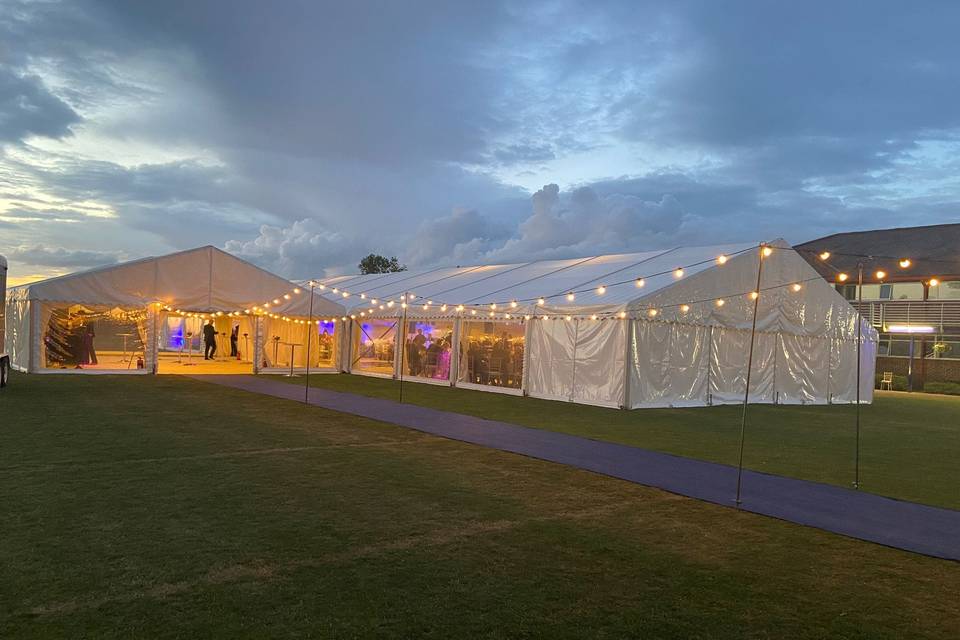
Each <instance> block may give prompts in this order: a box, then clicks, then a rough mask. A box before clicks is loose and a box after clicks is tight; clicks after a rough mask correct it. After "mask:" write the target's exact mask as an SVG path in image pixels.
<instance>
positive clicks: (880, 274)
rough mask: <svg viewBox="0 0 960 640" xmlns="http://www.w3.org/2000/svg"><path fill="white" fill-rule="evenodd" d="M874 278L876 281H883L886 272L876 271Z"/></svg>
mask: <svg viewBox="0 0 960 640" xmlns="http://www.w3.org/2000/svg"><path fill="white" fill-rule="evenodd" d="M876 276H877V280H883V279H884V278H886V277H887V272H886V271H884V270H883V269H880V270H878V271H877V273H876Z"/></svg>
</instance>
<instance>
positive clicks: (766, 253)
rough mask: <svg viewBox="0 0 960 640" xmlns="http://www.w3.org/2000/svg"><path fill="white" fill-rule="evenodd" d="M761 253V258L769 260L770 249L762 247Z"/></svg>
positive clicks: (771, 251)
mask: <svg viewBox="0 0 960 640" xmlns="http://www.w3.org/2000/svg"><path fill="white" fill-rule="evenodd" d="M761 253H762V254H763V257H764V258H769V257H770V254H772V253H773V249H771V248H770V247H764V248H763V251H761Z"/></svg>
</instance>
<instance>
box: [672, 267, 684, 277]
mask: <svg viewBox="0 0 960 640" xmlns="http://www.w3.org/2000/svg"><path fill="white" fill-rule="evenodd" d="M673 277H674V278H682V277H683V269H681V268H679V267H677V268H676V269H674V270H673Z"/></svg>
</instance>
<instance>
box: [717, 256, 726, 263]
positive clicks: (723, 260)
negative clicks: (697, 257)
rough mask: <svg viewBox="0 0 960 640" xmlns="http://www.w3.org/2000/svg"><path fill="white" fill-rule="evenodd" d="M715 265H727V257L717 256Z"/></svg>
mask: <svg viewBox="0 0 960 640" xmlns="http://www.w3.org/2000/svg"><path fill="white" fill-rule="evenodd" d="M717 264H727V256H725V255H719V256H717Z"/></svg>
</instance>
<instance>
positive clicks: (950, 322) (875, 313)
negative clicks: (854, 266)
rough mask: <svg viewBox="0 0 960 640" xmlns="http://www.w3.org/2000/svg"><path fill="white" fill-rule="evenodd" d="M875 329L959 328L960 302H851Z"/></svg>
mask: <svg viewBox="0 0 960 640" xmlns="http://www.w3.org/2000/svg"><path fill="white" fill-rule="evenodd" d="M850 304H852V305H853V306H854V308H856V309H858V310H859V311H860V313H861V314H862V315H863V317H865V318H867V319H868V320H869V321H870V324H872V325H873V326H875V327H878V328H879V327H883V326H884V325H891V324H924V325H932V326H935V327H939V328H940V329H941V330H942V329H944V328H948V327H960V300H882V301H871V302H867V301H864V302H862V303H860V304H858V303H857V302H856V301H853V302H851V303H850Z"/></svg>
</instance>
